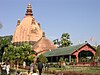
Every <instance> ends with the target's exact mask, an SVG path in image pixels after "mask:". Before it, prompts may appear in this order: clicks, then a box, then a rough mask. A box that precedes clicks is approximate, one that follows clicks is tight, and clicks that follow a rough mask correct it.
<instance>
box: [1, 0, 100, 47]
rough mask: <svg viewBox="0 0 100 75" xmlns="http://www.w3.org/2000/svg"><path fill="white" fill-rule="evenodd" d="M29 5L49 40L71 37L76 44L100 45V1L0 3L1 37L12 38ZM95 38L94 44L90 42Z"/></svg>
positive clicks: (3, 0)
mask: <svg viewBox="0 0 100 75" xmlns="http://www.w3.org/2000/svg"><path fill="white" fill-rule="evenodd" d="M28 3H30V4H31V6H32V9H33V14H34V15H33V16H34V17H35V19H36V21H37V22H40V23H41V28H42V30H43V31H45V33H46V36H47V37H48V39H50V40H54V39H56V38H58V39H59V38H60V36H61V34H62V33H69V34H70V39H71V41H72V42H73V44H78V41H80V43H84V41H86V40H87V41H88V42H89V43H90V44H93V45H96V44H100V0H0V23H2V24H3V28H2V29H0V36H6V35H13V34H14V31H15V29H16V24H17V20H18V19H19V18H20V20H21V21H22V19H23V18H24V16H25V13H26V9H27V5H28ZM91 38H93V39H94V41H90V39H91Z"/></svg>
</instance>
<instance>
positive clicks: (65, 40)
mask: <svg viewBox="0 0 100 75" xmlns="http://www.w3.org/2000/svg"><path fill="white" fill-rule="evenodd" d="M53 42H54V44H55V45H57V46H58V47H68V46H71V45H72V43H71V41H70V35H69V34H68V33H63V34H62V35H61V38H60V40H59V39H55V40H53Z"/></svg>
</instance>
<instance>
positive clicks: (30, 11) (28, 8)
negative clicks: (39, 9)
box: [25, 3, 33, 16]
mask: <svg viewBox="0 0 100 75" xmlns="http://www.w3.org/2000/svg"><path fill="white" fill-rule="evenodd" d="M25 15H26V16H29V15H30V16H32V15H33V13H32V7H31V4H30V3H29V4H28V7H27V11H26V14H25Z"/></svg>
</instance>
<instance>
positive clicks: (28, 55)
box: [3, 44, 35, 64]
mask: <svg viewBox="0 0 100 75" xmlns="http://www.w3.org/2000/svg"><path fill="white" fill-rule="evenodd" d="M34 53H35V52H34V51H33V50H32V49H31V46H30V45H29V44H23V45H22V46H18V47H14V46H13V45H9V46H8V47H7V48H5V50H4V55H3V60H4V61H5V60H9V61H17V63H20V64H22V63H23V61H30V62H33V59H34V56H33V55H32V54H34Z"/></svg>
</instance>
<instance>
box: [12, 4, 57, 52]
mask: <svg viewBox="0 0 100 75" xmlns="http://www.w3.org/2000/svg"><path fill="white" fill-rule="evenodd" d="M43 36H44V34H43V31H42V30H41V28H40V23H37V22H36V20H35V18H34V17H33V13H32V7H31V5H30V4H28V7H27V11H26V14H25V17H24V18H23V20H22V21H20V19H18V21H17V25H16V30H15V33H14V35H13V39H12V42H13V43H14V45H20V43H23V42H29V43H30V44H31V45H33V47H34V49H33V50H35V51H36V52H39V51H42V50H45V49H43V48H42V45H43V46H45V45H46V50H47V49H51V48H52V49H53V48H56V47H55V46H54V45H53V43H52V42H48V43H45V42H41V43H39V41H40V40H44V39H45V38H44V39H42V38H43ZM48 41H49V40H48ZM37 42H38V45H39V46H41V49H42V50H38V49H40V48H37V47H35V46H37V44H36V43H37ZM51 43H52V47H49V46H51Z"/></svg>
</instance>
